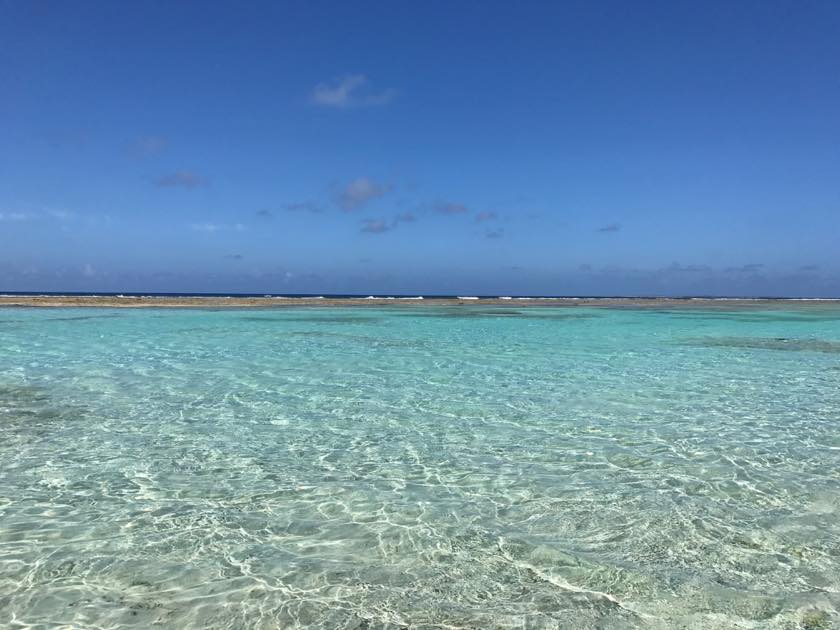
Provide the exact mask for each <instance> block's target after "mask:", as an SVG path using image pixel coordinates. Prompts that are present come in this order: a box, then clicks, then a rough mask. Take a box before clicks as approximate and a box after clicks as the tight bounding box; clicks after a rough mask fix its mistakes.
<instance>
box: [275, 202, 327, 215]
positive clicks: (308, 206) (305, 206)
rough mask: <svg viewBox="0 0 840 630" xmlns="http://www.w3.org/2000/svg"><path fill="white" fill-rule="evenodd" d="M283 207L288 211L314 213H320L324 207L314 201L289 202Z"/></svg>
mask: <svg viewBox="0 0 840 630" xmlns="http://www.w3.org/2000/svg"><path fill="white" fill-rule="evenodd" d="M283 209H284V210H286V211H288V212H309V213H312V214H320V213H321V212H323V211H324V209H323V208H322V207H321V206H319V205H318V204H317V203H314V202H312V201H301V202H297V203H287V204H285V205H284V206H283Z"/></svg>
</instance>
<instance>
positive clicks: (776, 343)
mask: <svg viewBox="0 0 840 630" xmlns="http://www.w3.org/2000/svg"><path fill="white" fill-rule="evenodd" d="M684 343H685V345H689V346H698V347H703V348H739V349H745V350H787V351H789V352H826V353H829V354H840V341H829V340H826V339H792V338H789V337H701V338H697V339H689V340H686V341H685V342H684Z"/></svg>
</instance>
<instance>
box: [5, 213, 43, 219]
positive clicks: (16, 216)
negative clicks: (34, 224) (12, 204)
mask: <svg viewBox="0 0 840 630" xmlns="http://www.w3.org/2000/svg"><path fill="white" fill-rule="evenodd" d="M37 216H38V215H36V214H32V213H31V212H0V221H29V220H31V219H34V218H36V217H37Z"/></svg>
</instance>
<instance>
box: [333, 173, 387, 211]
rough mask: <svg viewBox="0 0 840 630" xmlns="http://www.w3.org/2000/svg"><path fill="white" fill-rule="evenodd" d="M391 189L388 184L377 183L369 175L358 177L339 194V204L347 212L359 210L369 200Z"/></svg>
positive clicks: (377, 197) (381, 195)
mask: <svg viewBox="0 0 840 630" xmlns="http://www.w3.org/2000/svg"><path fill="white" fill-rule="evenodd" d="M390 190H391V187H390V186H388V185H383V184H377V183H376V182H374V181H373V180H371V179H369V178H367V177H358V178H356V179H354V180H353V181H352V182H350V183H349V184H347V186H345V187H344V189H343V190H342V191H341V192H340V193H339V194H338V200H337V201H338V205H339V206H341V209H342V210H344V211H345V212H353V211H354V210H358V209H359V208H361V207H362V206H364V205H365V204H367V203H368V202H370V201H372V200H374V199H379V198H380V197H384V196H385V194H386V193H387V192H388V191H390Z"/></svg>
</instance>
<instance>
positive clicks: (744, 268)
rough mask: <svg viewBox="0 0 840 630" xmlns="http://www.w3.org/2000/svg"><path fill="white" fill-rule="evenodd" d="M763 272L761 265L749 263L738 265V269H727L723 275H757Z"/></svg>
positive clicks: (762, 265)
mask: <svg viewBox="0 0 840 630" xmlns="http://www.w3.org/2000/svg"><path fill="white" fill-rule="evenodd" d="M763 270H764V264H763V263H749V264H747V265H740V266H738V267H727V268H726V269H724V270H723V271H724V273H759V272H760V271H763Z"/></svg>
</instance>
